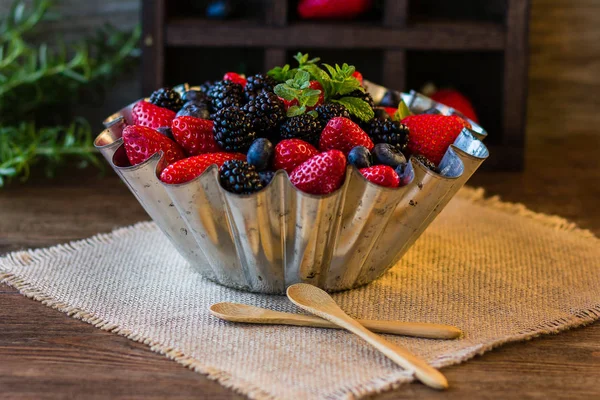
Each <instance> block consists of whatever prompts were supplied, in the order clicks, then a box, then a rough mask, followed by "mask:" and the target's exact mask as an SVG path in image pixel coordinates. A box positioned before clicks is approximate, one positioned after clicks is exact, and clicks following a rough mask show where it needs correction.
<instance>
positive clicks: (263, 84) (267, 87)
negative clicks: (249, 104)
mask: <svg viewBox="0 0 600 400" xmlns="http://www.w3.org/2000/svg"><path fill="white" fill-rule="evenodd" d="M276 85H277V82H276V81H275V79H273V78H271V77H270V76H268V75H264V74H256V75H252V76H249V77H248V78H246V87H245V88H244V92H245V94H246V99H247V100H248V101H252V100H254V98H255V97H256V96H258V94H259V93H260V92H262V91H263V90H264V91H267V92H272V91H273V88H274V87H275V86H276Z"/></svg>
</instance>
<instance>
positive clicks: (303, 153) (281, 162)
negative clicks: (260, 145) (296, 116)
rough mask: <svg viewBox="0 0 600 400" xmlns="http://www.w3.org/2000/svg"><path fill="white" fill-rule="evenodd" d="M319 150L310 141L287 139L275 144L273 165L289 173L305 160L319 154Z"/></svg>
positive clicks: (276, 168)
mask: <svg viewBox="0 0 600 400" xmlns="http://www.w3.org/2000/svg"><path fill="white" fill-rule="evenodd" d="M318 153H319V151H318V150H317V149H316V148H315V147H314V146H313V145H312V144H310V143H307V142H305V141H304V140H300V139H285V140H282V141H281V142H279V143H278V144H277V146H275V155H274V156H273V167H274V168H275V170H276V171H277V170H279V169H283V170H285V171H286V172H287V173H288V174H291V173H292V171H293V170H294V169H295V168H296V167H297V166H298V165H300V164H302V163H303V162H304V161H306V160H308V159H309V158H311V157H312V156H314V155H316V154H318Z"/></svg>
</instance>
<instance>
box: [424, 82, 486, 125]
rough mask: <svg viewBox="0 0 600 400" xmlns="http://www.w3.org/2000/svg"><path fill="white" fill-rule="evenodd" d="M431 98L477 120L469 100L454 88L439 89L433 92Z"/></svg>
mask: <svg viewBox="0 0 600 400" xmlns="http://www.w3.org/2000/svg"><path fill="white" fill-rule="evenodd" d="M430 97H431V99H433V100H435V101H437V102H438V103H442V104H444V105H447V106H448V107H452V108H454V109H455V110H456V111H459V112H461V113H462V114H463V115H464V116H465V117H467V118H469V119H471V120H472V121H474V122H479V120H478V119H477V114H476V113H475V109H474V108H473V104H472V103H471V101H470V100H469V99H468V98H467V97H466V96H465V95H463V94H462V93H460V92H459V91H458V90H454V89H440V90H438V91H437V92H435V93H433V94H432V95H431V96H430Z"/></svg>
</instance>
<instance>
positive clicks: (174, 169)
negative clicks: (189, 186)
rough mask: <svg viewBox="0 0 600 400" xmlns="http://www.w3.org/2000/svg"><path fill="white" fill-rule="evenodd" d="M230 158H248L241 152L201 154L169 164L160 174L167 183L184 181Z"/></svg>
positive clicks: (161, 178)
mask: <svg viewBox="0 0 600 400" xmlns="http://www.w3.org/2000/svg"><path fill="white" fill-rule="evenodd" d="M229 160H246V156H245V155H244V154H240V153H223V152H220V153H206V154H201V155H199V156H194V157H188V158H184V159H183V160H179V161H177V162H176V163H173V164H171V165H169V166H168V167H167V168H165V169H164V170H163V171H162V173H161V174H160V180H161V181H163V182H165V183H184V182H189V181H191V180H192V179H194V178H196V177H197V176H200V175H201V174H202V173H203V172H204V171H205V170H206V168H208V167H209V166H211V165H212V164H217V165H218V166H219V167H221V165H223V164H224V163H225V161H229Z"/></svg>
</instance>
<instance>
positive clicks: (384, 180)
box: [360, 165, 400, 187]
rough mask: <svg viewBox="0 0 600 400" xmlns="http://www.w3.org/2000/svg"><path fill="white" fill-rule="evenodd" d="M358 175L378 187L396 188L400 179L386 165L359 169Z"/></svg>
mask: <svg viewBox="0 0 600 400" xmlns="http://www.w3.org/2000/svg"><path fill="white" fill-rule="evenodd" d="M360 173H361V174H363V176H364V177H365V178H366V179H367V180H368V181H370V182H373V183H376V184H377V185H379V186H385V187H398V186H400V177H398V174H397V173H396V171H394V169H393V168H392V167H389V166H387V165H374V166H372V167H368V168H362V169H360Z"/></svg>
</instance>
